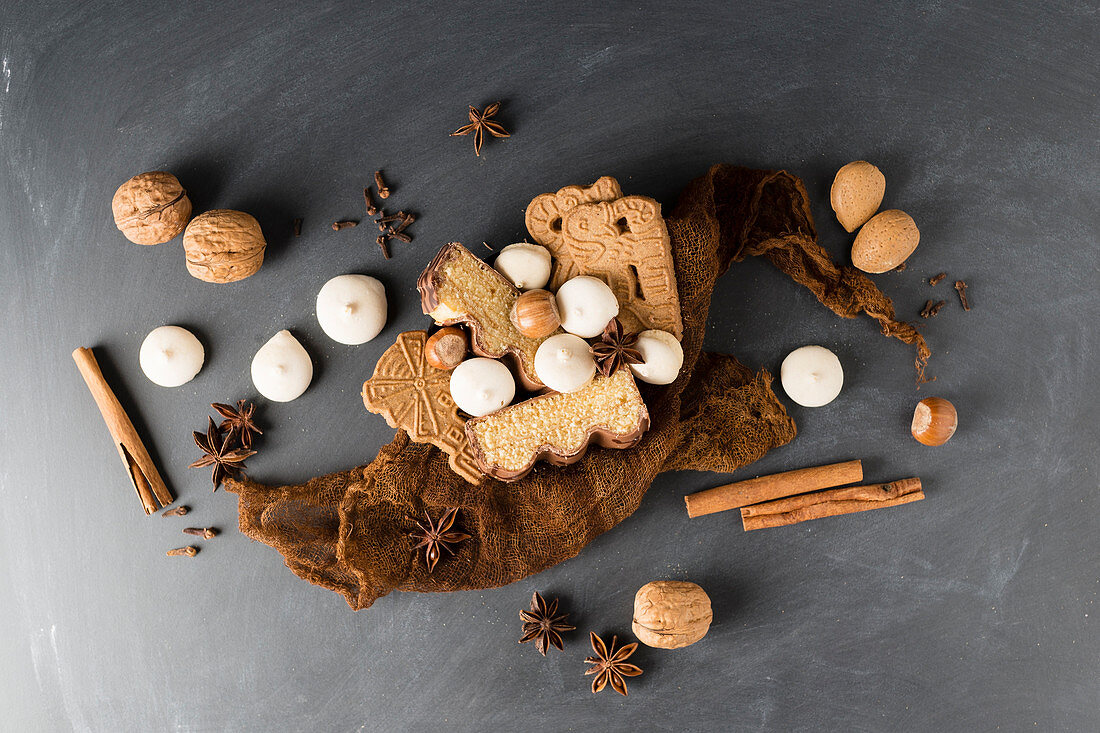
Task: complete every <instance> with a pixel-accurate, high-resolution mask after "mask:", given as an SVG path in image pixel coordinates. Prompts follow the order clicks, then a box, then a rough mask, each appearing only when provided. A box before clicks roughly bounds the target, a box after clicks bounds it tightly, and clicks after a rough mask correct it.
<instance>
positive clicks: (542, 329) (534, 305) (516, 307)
mask: <svg viewBox="0 0 1100 733" xmlns="http://www.w3.org/2000/svg"><path fill="white" fill-rule="evenodd" d="M511 318H512V325H514V326H515V327H516V330H517V331H519V332H520V333H521V334H523V335H524V336H526V337H527V338H532V339H540V338H542V337H544V336H549V335H550V334H552V333H554V331H557V330H558V326H560V325H561V318H559V317H558V304H557V300H556V299H555V298H554V294H553V293H551V292H550V291H548V290H528V291H527V292H526V293H523V294H522V295H520V296H519V297H518V298H516V302H515V304H513V305H512V314H511Z"/></svg>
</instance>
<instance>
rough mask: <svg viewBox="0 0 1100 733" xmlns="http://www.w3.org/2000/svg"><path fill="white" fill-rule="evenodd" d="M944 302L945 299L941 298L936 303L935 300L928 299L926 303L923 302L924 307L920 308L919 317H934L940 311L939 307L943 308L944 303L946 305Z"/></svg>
mask: <svg viewBox="0 0 1100 733" xmlns="http://www.w3.org/2000/svg"><path fill="white" fill-rule="evenodd" d="M946 304H947V301H946V300H941V301H939V302H938V303H937V302H936V301H933V300H930V301H928V302H927V303H925V304H924V308H922V309H921V312H920V317H921V318H935V317H936V315H937V314H938V313H939V312H940V308H943V307H944V305H946Z"/></svg>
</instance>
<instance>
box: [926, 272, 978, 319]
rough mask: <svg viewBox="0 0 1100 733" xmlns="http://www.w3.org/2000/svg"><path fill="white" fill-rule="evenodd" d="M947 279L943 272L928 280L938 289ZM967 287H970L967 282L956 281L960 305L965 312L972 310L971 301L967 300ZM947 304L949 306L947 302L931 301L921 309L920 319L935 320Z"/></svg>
mask: <svg viewBox="0 0 1100 733" xmlns="http://www.w3.org/2000/svg"><path fill="white" fill-rule="evenodd" d="M946 277H947V273H946V272H941V273H939V274H938V275H933V276H932V277H930V278H928V284H929V285H930V286H932V287H936V286H937V285H939V284H940V283H941V282H943V280H944V278H946ZM967 287H968V286H967V284H966V281H965V280H956V281H955V291H956V292H957V293H958V294H959V304H960V305H962V307H963V310H965V311H968V310H970V301H969V300H967V298H966V288H967ZM946 304H947V301H946V300H940V301H936V300H929V301H927V302H926V303H925V304H924V307H923V308H921V311H920V317H921V318H935V317H936V315H937V314H938V313H939V312H940V309H941V308H943V307H944V306H945V305H946Z"/></svg>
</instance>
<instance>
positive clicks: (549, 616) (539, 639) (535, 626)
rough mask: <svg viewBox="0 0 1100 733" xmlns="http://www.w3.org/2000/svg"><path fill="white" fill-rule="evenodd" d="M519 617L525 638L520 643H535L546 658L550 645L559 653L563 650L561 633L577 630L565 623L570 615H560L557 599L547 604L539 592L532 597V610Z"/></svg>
mask: <svg viewBox="0 0 1100 733" xmlns="http://www.w3.org/2000/svg"><path fill="white" fill-rule="evenodd" d="M519 617H520V618H521V619H522V620H523V637H522V638H520V640H519V643H520V644H523V643H526V642H528V641H533V642H535V648H536V649H538V651H539V654H541V655H542V656H544V657H545V656H546V650H547V648H548V647H549V645H550V644H553V645H554V646H556V647H557V648H558V651H559V652H560V651H561V650H562V639H561V632H563V631H572V630H573V629H575V628H577V627H576V626H570V625H569V624H567V623H565V619H566V618H568V617H569V614H567V613H562V614H558V599H557V598H555V599H554V600H553V601H551V602H550V603H547V602H546V601H545V600H544V599H543V597H542V596H541V595H539V592H538V591H535V593H534V594H533V595H532V596H531V610H530V611H520V612H519Z"/></svg>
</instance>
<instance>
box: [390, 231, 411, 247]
mask: <svg viewBox="0 0 1100 733" xmlns="http://www.w3.org/2000/svg"><path fill="white" fill-rule="evenodd" d="M388 235H389V237H390V239H396V240H398V241H400V242H404V243H405V244H408V243H409V242H411V241H413V238H412V237H410V236H409V235H408V234H405V233H404V232H402V231H398V230H396V229H395V230H393V231H390V232H388Z"/></svg>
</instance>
